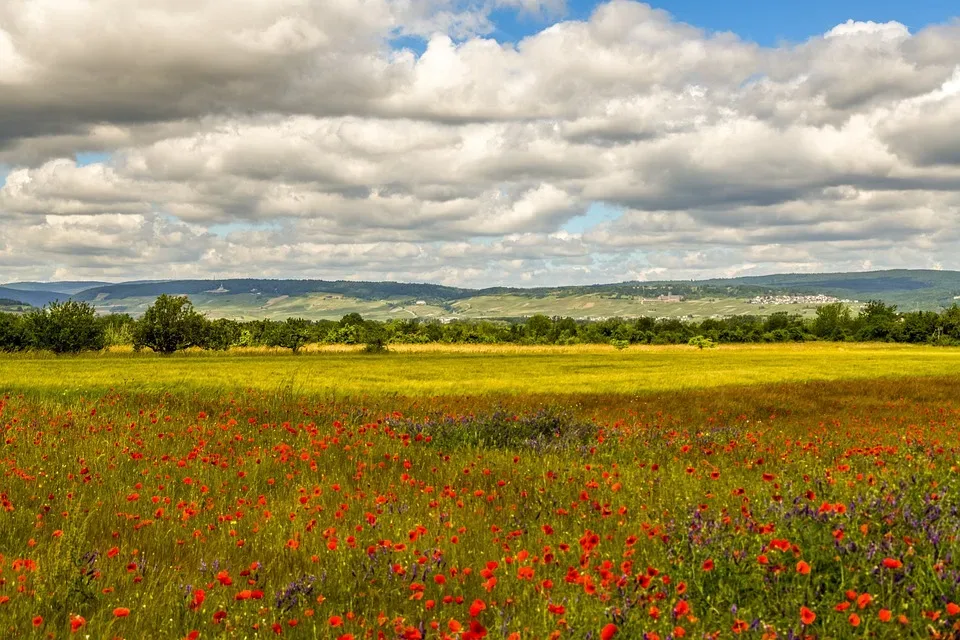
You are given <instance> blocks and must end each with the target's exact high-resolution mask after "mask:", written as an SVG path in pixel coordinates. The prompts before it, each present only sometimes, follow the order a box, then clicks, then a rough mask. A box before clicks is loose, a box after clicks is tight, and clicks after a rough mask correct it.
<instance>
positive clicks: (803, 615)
mask: <svg viewBox="0 0 960 640" xmlns="http://www.w3.org/2000/svg"><path fill="white" fill-rule="evenodd" d="M816 619H817V614H815V613H814V612H813V611H811V610H810V609H808V608H807V607H800V622H802V623H803V624H808V625H809V624H813V621H814V620H816Z"/></svg>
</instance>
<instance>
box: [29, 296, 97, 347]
mask: <svg viewBox="0 0 960 640" xmlns="http://www.w3.org/2000/svg"><path fill="white" fill-rule="evenodd" d="M24 325H25V332H26V334H27V336H28V340H29V343H30V345H31V346H33V347H35V348H37V349H49V350H50V351H53V352H54V353H76V352H78V351H99V350H100V349H103V347H104V343H105V339H104V329H103V323H101V322H100V321H98V319H97V312H96V310H95V309H94V308H93V307H92V306H90V305H89V304H87V303H86V302H76V301H74V300H68V301H66V302H54V303H52V304H50V305H49V306H47V307H44V308H43V309H37V310H35V311H31V312H30V313H28V314H27V315H26V317H25V318H24Z"/></svg>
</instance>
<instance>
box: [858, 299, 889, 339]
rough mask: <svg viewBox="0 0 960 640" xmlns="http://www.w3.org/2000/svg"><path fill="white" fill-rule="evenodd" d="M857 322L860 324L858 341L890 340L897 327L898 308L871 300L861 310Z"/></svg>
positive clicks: (880, 301)
mask: <svg viewBox="0 0 960 640" xmlns="http://www.w3.org/2000/svg"><path fill="white" fill-rule="evenodd" d="M857 321H858V323H859V324H860V330H859V331H858V332H857V338H858V339H860V340H888V339H889V338H890V337H891V335H892V334H893V331H894V328H895V327H896V325H897V321H898V318H897V306H896V305H892V304H890V305H888V304H886V303H885V302H883V301H882V300H871V301H870V302H868V303H867V304H866V305H864V307H863V308H862V309H861V310H860V314H859V315H858V316H857Z"/></svg>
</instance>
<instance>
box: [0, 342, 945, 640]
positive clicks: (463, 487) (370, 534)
mask: <svg viewBox="0 0 960 640" xmlns="http://www.w3.org/2000/svg"><path fill="white" fill-rule="evenodd" d="M771 348H776V347H771ZM303 357H304V358H315V359H316V363H317V366H318V368H322V361H323V358H324V356H323V355H311V356H303ZM339 357H341V358H344V357H348V356H339ZM349 357H352V358H354V362H355V366H356V367H360V368H362V367H365V366H376V367H387V368H393V369H394V370H395V371H396V372H397V373H396V375H398V376H400V375H402V371H403V369H404V368H405V367H409V366H411V365H412V364H413V361H411V360H406V359H404V358H405V356H403V355H398V354H394V355H392V356H390V355H388V356H382V357H381V356H376V357H366V356H362V355H352V356H349ZM528 357H530V358H536V357H538V356H537V355H530V356H528ZM570 357H572V358H576V357H578V356H577V355H576V354H574V355H571V356H570ZM751 357H752V356H751ZM391 358H393V359H392V360H391ZM130 361H131V360H130V359H129V358H127V359H125V358H119V357H118V358H115V359H112V360H109V361H108V362H107V363H106V364H104V363H103V362H102V361H101V366H103V367H105V368H107V369H109V367H113V369H114V378H113V379H115V380H117V381H118V382H117V384H116V385H115V386H114V387H113V388H111V389H106V390H101V389H96V390H93V391H91V392H89V393H85V392H84V391H83V390H82V389H81V390H76V389H73V390H71V391H70V392H69V393H60V394H58V393H56V392H54V391H52V390H51V388H50V387H48V386H44V385H40V386H36V385H35V386H34V387H31V384H33V382H35V381H31V380H26V379H24V380H20V381H17V380H15V379H13V378H12V377H10V376H7V377H5V378H4V382H5V384H7V385H8V387H9V390H8V391H7V392H5V393H3V394H0V425H2V428H3V434H2V438H3V440H2V446H0V465H2V476H0V510H2V511H0V637H3V638H11V639H13V638H73V637H76V638H81V637H82V638H108V639H109V638H125V639H128V640H133V639H137V638H175V639H182V638H187V639H195V638H258V637H263V638H266V637H275V636H281V637H290V638H334V639H337V640H350V639H356V640H359V639H374V638H376V639H391V640H392V639H399V638H403V639H408V640H413V639H418V638H436V639H460V640H467V639H475V638H509V639H511V640H514V639H518V638H522V639H534V638H590V639H593V640H596V639H602V640H610V639H611V638H618V639H623V638H645V639H646V640H656V639H667V638H726V637H734V636H743V637H748V638H750V637H755V638H763V639H765V640H769V639H773V638H848V637H849V638H853V637H869V638H911V637H917V638H952V637H957V635H958V634H960V557H958V551H960V543H958V539H957V536H958V531H960V464H958V457H957V454H958V446H960V424H958V421H960V399H958V398H957V396H956V388H957V387H956V384H957V382H958V379H957V378H956V377H955V376H953V375H948V374H941V375H937V376H923V377H916V376H914V377H901V378H898V377H896V376H895V375H894V374H896V371H893V370H891V372H890V373H891V375H890V376H885V377H879V378H874V379H872V380H855V379H850V380H843V379H841V380H830V381H794V382H778V383H775V384H754V385H751V386H735V385H732V386H731V385H726V386H720V387H716V388H696V387H692V388H686V389H672V390H671V389H661V390H657V391H643V390H638V391H636V392H634V393H625V392H618V393H602V392H599V391H591V392H589V393H584V392H578V391H576V390H575V389H573V390H571V391H569V392H565V393H558V392H553V393H542V394H536V393H517V394H503V393H499V394H498V393H471V391H470V389H467V388H465V389H464V390H463V393H460V394H450V393H447V394H443V395H431V394H429V393H417V394H398V393H378V392H377V389H376V388H375V387H374V388H371V389H369V391H368V393H366V394H362V395H361V394H356V393H354V394H348V395H343V396H339V397H337V396H333V395H331V394H318V393H307V392H297V391H296V390H291V389H287V390H276V389H275V390H272V391H269V390H264V389H262V388H255V386H256V385H254V384H251V385H249V386H247V387H243V386H241V385H236V386H234V387H224V388H222V389H220V390H218V391H213V390H211V389H208V388H203V389H201V390H192V391H191V390H189V389H187V388H178V389H177V390H175V391H168V392H163V391H159V390H156V389H148V390H145V389H142V388H139V387H137V386H136V385H126V386H125V385H124V384H122V380H123V367H124V366H125V364H126V363H127V362H130ZM237 361H238V362H240V363H242V362H243V361H244V359H243V358H237ZM65 362H66V363H68V364H69V362H71V361H65ZM171 362H173V361H171ZM176 362H177V366H181V367H183V366H186V365H184V362H191V363H193V366H194V369H193V374H192V375H194V376H196V377H197V378H198V379H201V378H202V377H203V375H204V371H205V367H207V366H208V364H209V363H208V361H207V360H205V359H203V358H195V359H194V360H191V361H187V360H183V359H181V360H179V361H176ZM6 366H10V364H9V363H7V365H6ZM455 371H456V370H455V368H450V369H448V375H450V376H455V375H456V374H455ZM509 373H510V372H509V371H503V373H502V375H509ZM248 375H249V376H250V379H251V380H254V379H255V378H256V369H255V368H252V369H251V370H250V371H249V372H248ZM611 375H615V372H613V373H611ZM45 384H50V383H49V381H47V383H45ZM69 384H70V381H69V380H64V388H67V387H68V386H69ZM103 384H105V385H108V384H109V382H105V383H103ZM574 386H575V385H574ZM704 386H705V387H706V386H707V385H704ZM709 386H711V387H712V386H713V385H712V384H710V385H709Z"/></svg>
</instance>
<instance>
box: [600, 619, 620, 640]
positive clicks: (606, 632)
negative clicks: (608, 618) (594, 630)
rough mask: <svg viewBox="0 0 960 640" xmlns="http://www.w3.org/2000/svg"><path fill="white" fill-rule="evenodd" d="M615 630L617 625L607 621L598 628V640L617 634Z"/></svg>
mask: <svg viewBox="0 0 960 640" xmlns="http://www.w3.org/2000/svg"><path fill="white" fill-rule="evenodd" d="M617 631H618V629H617V625H615V624H613V623H612V622H610V623H608V624H607V625H606V626H604V627H603V629H601V630H600V640H610V638H612V637H613V636H615V635H617Z"/></svg>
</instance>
